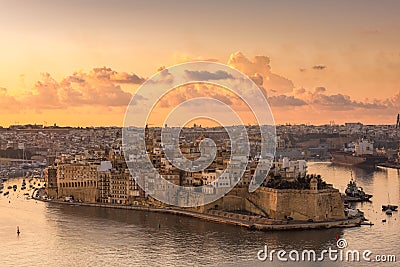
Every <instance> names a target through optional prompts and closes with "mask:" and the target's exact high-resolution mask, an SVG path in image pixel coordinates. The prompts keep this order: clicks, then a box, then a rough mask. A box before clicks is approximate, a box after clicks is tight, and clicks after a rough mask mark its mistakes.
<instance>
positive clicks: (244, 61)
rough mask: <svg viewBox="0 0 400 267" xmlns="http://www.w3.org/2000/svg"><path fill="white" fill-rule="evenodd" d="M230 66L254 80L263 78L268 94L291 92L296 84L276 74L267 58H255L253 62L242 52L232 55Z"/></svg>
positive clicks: (263, 85)
mask: <svg viewBox="0 0 400 267" xmlns="http://www.w3.org/2000/svg"><path fill="white" fill-rule="evenodd" d="M228 65H229V66H231V67H234V68H236V69H237V70H239V71H241V72H243V73H244V74H246V75H247V76H249V77H250V78H252V79H253V80H254V77H256V78H257V79H259V77H262V84H258V85H259V86H262V87H263V88H264V89H265V90H266V92H267V93H268V94H274V93H277V94H282V93H288V92H291V91H292V90H293V88H294V84H293V82H292V81H291V80H289V79H287V78H285V77H283V76H280V75H278V74H275V73H273V72H272V71H271V66H270V59H269V58H268V57H267V56H255V57H254V58H253V60H250V59H248V58H247V57H246V56H245V55H244V54H243V53H242V52H236V53H233V54H231V56H230V57H229V60H228Z"/></svg>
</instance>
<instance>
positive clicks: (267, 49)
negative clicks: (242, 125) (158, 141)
mask: <svg viewBox="0 0 400 267" xmlns="http://www.w3.org/2000/svg"><path fill="white" fill-rule="evenodd" d="M0 6H1V8H0V22H1V23H0V32H1V33H2V40H3V41H2V42H0V49H1V51H2V52H1V53H0V125H2V126H6V127H7V126H9V125H13V124H17V123H19V124H27V123H37V124H48V125H52V124H54V123H55V122H56V123H57V124H59V125H70V126H111V125H115V126H122V124H123V119H124V114H125V110H126V106H127V104H128V103H129V101H130V99H131V97H132V95H133V94H134V93H135V92H136V90H137V88H138V87H139V86H140V85H141V84H142V83H143V82H144V81H145V80H146V79H147V78H148V77H150V76H152V75H153V74H154V73H155V72H157V70H159V69H160V68H161V67H163V66H165V67H169V66H172V65H175V64H179V63H182V62H188V61H193V60H206V61H217V62H220V63H224V64H227V65H229V66H231V67H234V68H236V69H238V70H240V71H242V72H243V73H245V74H246V75H248V76H249V77H251V78H252V79H253V81H254V82H256V83H257V85H259V86H260V87H261V89H262V90H264V91H265V95H266V96H267V98H268V102H269V104H270V106H271V109H272V112H273V115H274V118H275V122H276V123H277V124H285V123H291V124H301V123H305V124H314V125H323V124H329V122H330V121H335V123H338V124H343V123H345V122H362V123H364V124H395V118H396V115H397V113H398V112H399V111H400V75H398V70H399V69H400V48H399V47H400V35H399V34H398V32H400V17H399V16H398V14H397V13H398V10H400V2H398V1H389V0H386V1H379V2H377V1H351V2H348V1H334V2H320V1H301V2H300V1H279V2H275V1H237V2H235V3H232V2H231V1H218V2H213V1H201V2H186V1H155V0H152V1H145V2H142V1H119V2H117V3H115V2H109V1H28V2H26V1H12V2H10V1H0ZM212 95H214V96H215V95H217V96H218V97H226V93H225V92H223V91H222V90H219V89H218V90H217V89H215V90H212ZM234 105H235V103H233V104H232V106H234ZM160 112H161V113H163V112H164V113H165V112H167V111H166V110H163V109H162V108H161V109H160ZM157 123H158V122H157ZM160 124H162V123H160Z"/></svg>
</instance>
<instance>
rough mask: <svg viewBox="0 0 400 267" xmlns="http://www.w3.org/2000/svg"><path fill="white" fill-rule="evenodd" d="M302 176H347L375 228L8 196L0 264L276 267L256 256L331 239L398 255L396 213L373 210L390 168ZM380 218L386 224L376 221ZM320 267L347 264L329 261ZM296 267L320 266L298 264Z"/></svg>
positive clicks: (0, 208)
mask: <svg viewBox="0 0 400 267" xmlns="http://www.w3.org/2000/svg"><path fill="white" fill-rule="evenodd" d="M309 171H310V173H320V174H322V175H323V176H324V177H325V179H326V180H327V181H328V182H329V183H333V184H334V185H335V187H337V188H339V189H340V190H342V191H343V190H344V188H345V186H346V184H347V182H348V180H349V179H350V176H351V175H350V173H351V172H352V173H353V176H354V177H355V178H356V179H357V181H358V183H359V185H360V186H363V187H364V190H365V191H366V192H370V193H372V194H373V195H374V197H373V202H372V203H364V204H358V206H357V207H359V208H360V209H362V210H364V211H365V213H366V216H367V217H368V218H369V219H370V220H371V221H372V222H374V223H375V225H374V226H372V227H369V226H363V227H358V228H352V229H328V230H313V231H290V232H255V231H249V230H246V229H244V228H239V227H234V226H230V225H223V224H217V223H210V222H204V221H199V220H197V219H193V218H187V217H180V216H176V215H169V214H158V213H147V212H140V211H128V210H112V209H101V208H93V207H80V206H66V205H58V204H52V203H42V202H36V201H34V200H24V199H22V198H16V197H15V196H10V198H4V197H1V198H0V222H1V224H0V233H1V240H2V243H3V244H5V246H3V248H2V249H1V250H0V260H1V262H2V264H1V265H2V266H28V265H29V266H38V265H43V264H49V265H50V266H55V265H57V266H71V265H76V266H98V265H115V266H124V265H130V266H144V265H149V266H177V265H179V266H187V265H215V266H254V265H259V266H266V265H268V266H281V265H282V264H281V263H279V262H277V261H274V262H272V263H271V262H261V263H260V262H257V258H256V257H257V252H258V250H260V249H262V248H263V246H264V245H268V247H269V248H270V249H285V250H286V251H288V250H291V249H296V250H302V249H314V250H316V251H321V250H322V249H327V248H328V247H329V246H331V247H332V248H335V244H336V237H343V238H345V239H346V240H347V241H348V243H349V248H350V249H359V250H362V249H370V250H372V251H373V252H374V253H381V254H383V253H387V254H388V253H392V254H396V253H398V251H399V250H400V243H399V240H400V234H399V233H398V230H399V221H398V220H399V217H398V214H397V213H395V214H394V215H393V216H392V217H391V218H388V217H387V216H386V215H385V214H383V213H382V212H381V210H380V205H382V204H386V203H387V201H388V200H387V199H388V197H387V195H388V194H387V193H389V196H390V199H391V202H392V203H393V204H398V203H399V195H400V192H399V181H400V178H399V174H398V172H397V171H396V170H379V171H374V170H362V169H354V168H349V167H338V166H333V165H330V164H325V163H312V164H310V167H309ZM9 200H10V202H11V203H8V201H9ZM382 218H386V219H388V221H387V222H386V223H382V222H381V221H382ZM158 225H160V227H158ZM17 226H19V227H20V229H21V235H20V237H17V235H16V227H17ZM387 244H390V246H388V245H387ZM399 256H400V255H399ZM294 264H295V263H293V264H291V265H292V266H294ZM297 264H298V263H297ZM297 264H296V265H297ZM325 265H326V266H348V264H346V263H328V262H325ZM361 265H363V266H366V265H368V264H366V263H364V264H360V266H361ZM282 266H283V265H282ZM285 266H286V264H285ZM301 266H320V264H318V263H316V264H304V263H302V264H301ZM386 266H392V265H386Z"/></svg>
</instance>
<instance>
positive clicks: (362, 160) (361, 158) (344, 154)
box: [330, 138, 388, 167]
mask: <svg viewBox="0 0 400 267" xmlns="http://www.w3.org/2000/svg"><path fill="white" fill-rule="evenodd" d="M330 153H331V156H332V158H331V161H332V162H333V163H336V164H342V165H359V166H371V167H374V166H377V165H378V164H381V163H384V162H386V161H387V160H388V158H387V156H386V153H385V152H383V151H376V150H374V143H373V142H372V141H370V140H368V139H365V138H362V139H360V140H358V141H357V142H356V143H351V144H345V148H344V149H343V150H336V151H330Z"/></svg>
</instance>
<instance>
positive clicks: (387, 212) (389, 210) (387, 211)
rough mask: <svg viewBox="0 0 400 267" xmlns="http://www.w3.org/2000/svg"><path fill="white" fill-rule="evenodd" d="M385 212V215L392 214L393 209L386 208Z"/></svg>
mask: <svg viewBox="0 0 400 267" xmlns="http://www.w3.org/2000/svg"><path fill="white" fill-rule="evenodd" d="M385 213H386V215H392V214H393V211H392V210H391V209H387V210H386V211H385Z"/></svg>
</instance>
